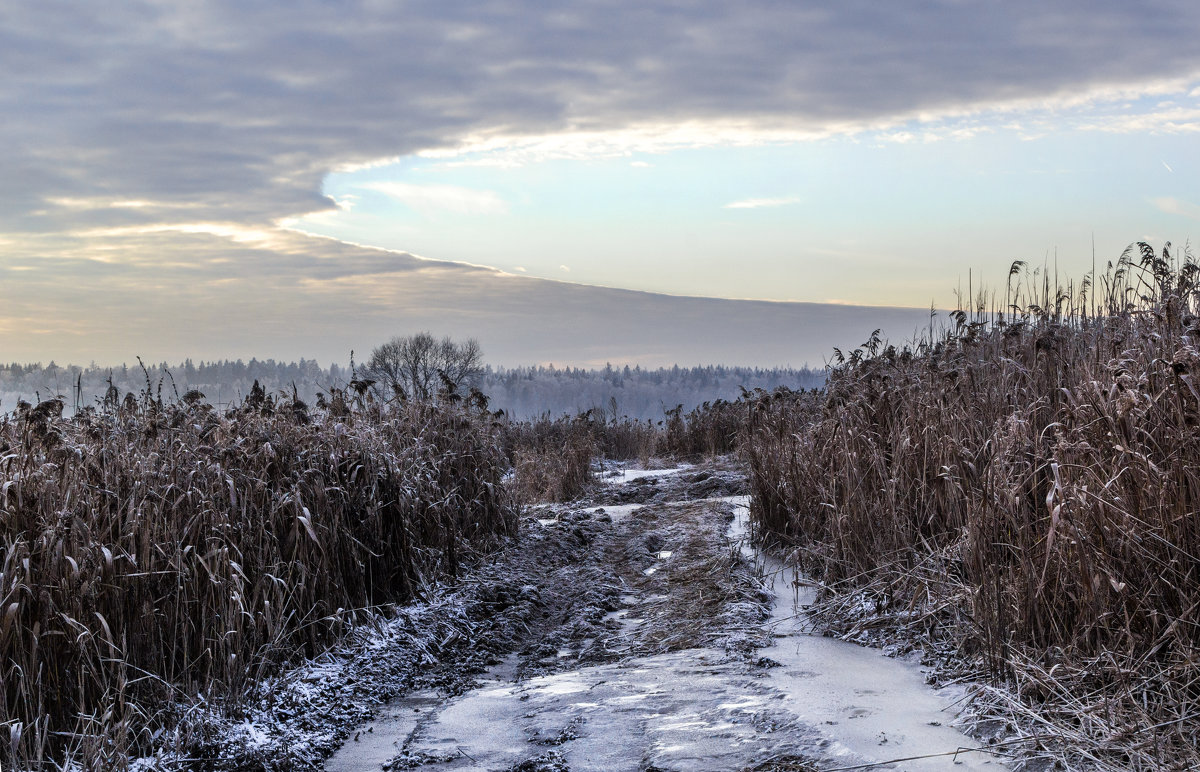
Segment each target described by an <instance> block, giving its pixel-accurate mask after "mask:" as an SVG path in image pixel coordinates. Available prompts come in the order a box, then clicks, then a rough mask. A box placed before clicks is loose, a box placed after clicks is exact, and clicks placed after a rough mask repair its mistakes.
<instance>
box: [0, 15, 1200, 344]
mask: <svg viewBox="0 0 1200 772" xmlns="http://www.w3.org/2000/svg"><path fill="white" fill-rule="evenodd" d="M1197 33H1200V7H1198V6H1196V5H1195V4H1194V3H1188V2H1142V3H1138V4H1131V3H1127V2H1086V3H1085V2H1056V3H1046V2H1024V1H1023V0H1015V1H1010V2H982V1H975V0H940V1H937V2H932V1H931V2H895V3H887V4H882V3H877V2H854V1H853V0H851V1H848V2H839V3H834V4H831V3H815V2H775V1H771V2H768V1H767V0H747V1H746V2H740V3H736V4H733V3H726V2H708V1H706V0H697V1H695V2H686V3H684V2H621V1H619V0H579V1H578V2H573V3H570V4H561V5H549V4H546V3H541V2H480V3H472V4H458V3H446V2H419V1H410V2H382V1H380V0H361V1H360V2H333V1H332V0H305V1H301V2H295V3H287V4H284V3H270V2H246V0H240V1H239V2H209V1H208V0H196V1H194V2H187V3H183V2H166V1H165V0H146V1H144V2H129V3H122V4H120V5H119V6H118V7H115V8H114V7H107V6H105V7H101V6H100V5H98V4H84V3H65V2H54V0H48V1H47V2H39V3H36V4H34V3H21V2H6V1H5V0H0V74H2V75H3V77H2V78H0V114H2V115H3V116H4V120H3V121H0V361H6V362H7V361H42V362H46V361H49V360H51V359H54V360H57V361H58V362H59V363H62V362H67V361H71V362H78V363H87V362H92V361H95V362H99V363H102V364H103V363H116V362H122V361H132V360H133V358H134V357H135V356H138V355H140V356H142V357H143V358H146V359H149V360H153V361H160V360H168V361H178V360H182V359H183V358H185V357H190V358H193V359H214V358H226V357H230V358H235V357H244V358H248V357H250V356H257V357H260V358H266V357H273V358H277V359H296V358H299V357H307V358H318V359H319V360H322V361H331V360H336V361H340V362H344V361H345V360H346V359H347V358H348V355H349V351H350V350H352V349H353V350H356V351H357V352H358V353H359V356H360V358H361V356H362V354H363V353H364V352H367V351H369V349H370V348H371V347H372V346H374V345H377V344H378V343H381V342H382V341H384V340H386V339H387V338H388V337H391V336H392V335H397V334H406V333H410V332H416V331H419V330H426V329H427V330H430V331H433V332H435V333H437V334H450V335H454V336H458V337H465V336H474V337H477V338H479V340H480V342H481V344H482V345H483V348H484V352H485V355H487V358H488V360H489V361H492V362H493V363H497V364H506V365H517V364H526V363H537V362H540V363H548V362H554V363H556V364H560V365H562V364H571V365H583V366H588V365H602V364H603V363H604V362H609V361H610V362H614V363H631V364H632V363H640V364H643V365H647V366H656V365H662V364H667V365H669V364H673V363H680V364H698V363H710V362H713V363H716V362H721V363H727V364H741V365H764V366H772V365H786V364H791V365H802V364H806V363H807V364H817V365H819V364H821V363H822V362H823V361H825V360H826V359H827V358H828V357H829V356H830V354H831V351H832V347H833V346H839V347H842V348H847V347H853V346H854V345H856V344H858V343H861V342H862V341H864V340H865V339H866V338H867V336H869V335H870V332H871V330H873V329H875V328H877V327H880V328H883V329H884V332H885V334H886V335H887V336H888V337H889V338H891V339H893V340H895V341H897V342H900V341H904V340H907V339H909V338H911V337H912V336H913V335H915V334H919V331H920V330H921V329H923V328H924V327H927V326H928V324H929V316H930V313H929V309H930V306H931V305H934V306H936V307H938V308H939V309H946V308H953V307H954V305H955V300H956V294H955V293H956V291H957V290H960V288H965V286H966V285H967V284H968V283H969V284H970V285H971V286H977V285H978V283H979V282H980V281H984V282H990V284H991V285H992V286H995V285H1002V284H1003V282H1004V279H1005V276H1006V274H1007V269H1008V266H1009V264H1010V263H1011V262H1012V261H1013V260H1016V259H1021V260H1025V261H1028V262H1029V263H1030V264H1031V265H1034V266H1037V265H1044V266H1047V267H1051V266H1053V267H1055V268H1057V269H1058V270H1059V272H1060V273H1062V274H1063V275H1070V276H1074V277H1077V278H1079V277H1082V275H1083V274H1084V273H1085V272H1087V271H1089V270H1091V268H1092V265H1093V261H1095V262H1096V263H1098V264H1099V265H1101V266H1103V264H1104V263H1105V262H1106V261H1108V260H1112V259H1115V258H1116V257H1117V256H1118V255H1119V254H1120V253H1121V251H1122V250H1123V249H1124V248H1125V247H1126V246H1127V245H1128V244H1130V243H1131V242H1135V241H1140V240H1145V241H1149V242H1151V243H1152V244H1155V245H1156V246H1161V245H1162V244H1163V243H1164V242H1166V241H1168V240H1169V241H1172V242H1174V243H1175V244H1177V245H1183V244H1186V243H1187V242H1188V240H1189V239H1190V238H1191V236H1192V235H1193V229H1194V228H1195V225H1196V223H1197V221H1198V220H1200V189H1197V185H1196V183H1195V180H1196V173H1197V169H1198V166H1200V150H1198V147H1200V146H1198V145H1197V142H1196V139H1197V131H1198V130H1200V47H1197V46H1196V45H1195V40H1196V39H1197Z"/></svg>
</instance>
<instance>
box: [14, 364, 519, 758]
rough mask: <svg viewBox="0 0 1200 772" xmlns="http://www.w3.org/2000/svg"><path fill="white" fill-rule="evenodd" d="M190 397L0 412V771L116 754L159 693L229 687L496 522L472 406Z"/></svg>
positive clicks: (321, 637) (493, 457)
mask: <svg viewBox="0 0 1200 772" xmlns="http://www.w3.org/2000/svg"><path fill="white" fill-rule="evenodd" d="M201 397H202V395H199V394H188V395H185V396H184V398H183V399H182V400H180V401H179V403H178V404H173V405H166V404H164V403H163V401H162V400H161V399H156V398H154V397H152V395H151V394H150V390H149V388H148V389H147V391H146V392H145V393H143V395H142V397H141V399H137V398H135V397H133V396H132V395H130V396H128V397H127V398H126V399H124V400H120V401H119V400H118V399H117V398H116V397H115V396H114V397H113V398H112V399H111V400H108V401H107V402H106V404H105V406H103V408H102V409H101V410H100V411H99V412H97V411H91V410H89V411H85V412H84V413H82V414H80V415H77V416H75V417H74V418H72V419H69V420H67V419H62V418H60V417H59V416H60V414H61V409H62V405H61V403H60V402H58V401H51V402H46V403H43V404H41V405H38V406H36V407H32V406H28V405H23V406H21V408H20V409H19V410H18V412H17V413H16V414H15V415H11V416H4V417H0V727H2V728H3V734H4V742H3V743H0V760H2V761H3V766H5V767H6V768H8V767H12V766H13V765H16V766H17V767H19V768H26V767H34V766H41V765H45V764H48V763H49V762H50V761H51V760H53V761H54V762H55V763H58V764H65V763H76V764H79V765H81V766H84V767H85V768H91V769H111V768H119V767H121V766H123V764H124V763H125V760H126V758H127V756H128V755H130V754H134V755H136V753H137V752H139V751H144V750H147V749H148V748H149V746H150V745H152V744H153V741H154V737H155V736H156V734H155V733H156V732H157V731H158V730H160V729H163V728H164V727H169V726H171V725H172V724H173V722H175V721H176V720H177V719H178V718H179V716H178V715H176V714H175V713H174V712H173V710H174V708H173V706H178V705H180V704H186V703H187V702H188V701H190V700H192V699H193V698H195V697H196V696H197V695H201V697H202V699H205V700H211V699H215V700H220V699H223V698H225V697H228V696H230V695H235V694H236V692H237V691H238V689H239V688H240V687H242V686H243V685H244V684H245V683H246V682H247V681H248V679H252V678H255V677H259V676H261V674H262V673H263V672H264V671H265V670H266V669H269V668H270V667H272V666H273V665H275V664H277V663H279V662H281V661H283V660H287V659H293V658H295V657H297V656H303V655H311V654H312V653H314V652H315V651H316V650H317V649H318V647H320V646H322V645H323V644H324V643H326V642H327V641H329V640H330V639H331V637H332V636H334V635H335V634H336V633H338V632H339V631H340V630H342V629H343V626H344V624H345V623H346V622H348V621H350V620H351V619H352V617H353V610H356V609H362V608H365V607H369V606H372V605H375V604H380V603H387V602H394V601H402V600H406V599H409V598H411V597H412V595H413V593H414V592H415V591H416V588H418V587H419V586H420V585H421V584H422V583H423V582H424V581H425V580H427V579H429V578H432V577H434V576H437V575H440V574H444V573H453V572H454V571H455V570H456V568H457V566H458V564H459V563H460V562H461V561H462V560H463V558H464V555H465V551H469V550H472V549H476V548H482V547H486V546H488V545H489V543H491V542H492V541H493V540H494V539H495V538H496V537H498V536H501V535H503V534H507V533H512V532H513V531H514V530H515V527H516V521H515V512H514V509H513V507H512V506H511V505H510V503H509V500H508V497H507V494H506V492H505V489H504V488H503V486H502V485H501V479H500V478H501V475H502V474H503V471H504V467H505V464H504V459H503V456H502V453H501V449H500V446H499V443H498V440H497V437H496V436H495V434H494V430H493V429H492V427H491V422H490V416H488V415H487V414H486V413H481V412H479V411H477V410H474V409H471V408H467V407H464V406H460V405H455V404H446V405H441V406H437V407H433V406H429V405H420V404H412V405H408V406H406V407H404V408H403V409H393V410H386V411H384V410H381V409H380V408H379V407H378V406H375V405H370V404H361V406H360V408H359V409H357V410H351V409H350V407H349V404H350V403H352V402H353V400H352V399H350V398H348V397H347V395H345V394H343V393H341V392H340V391H339V392H336V393H334V394H333V399H332V402H331V403H329V404H328V406H327V409H326V410H323V411H321V412H319V413H315V414H311V413H310V412H309V410H308V409H307V407H306V406H305V405H303V403H301V402H299V401H298V400H296V399H281V400H278V401H276V400H274V399H272V398H271V397H269V396H267V395H265V394H264V393H263V392H262V390H261V389H258V388H257V384H256V388H255V390H254V391H252V393H251V397H250V399H249V400H248V401H247V402H246V404H245V405H244V406H242V407H241V408H239V409H237V410H233V411H230V412H228V413H220V412H218V411H216V410H214V409H213V408H211V407H210V406H208V405H206V404H204V402H203V401H202V399H201ZM359 401H360V403H362V400H361V399H360V400H359Z"/></svg>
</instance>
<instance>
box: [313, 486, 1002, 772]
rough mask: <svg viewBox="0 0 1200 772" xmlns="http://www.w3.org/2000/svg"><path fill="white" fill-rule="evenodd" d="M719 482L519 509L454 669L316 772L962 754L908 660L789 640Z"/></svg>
mask: <svg viewBox="0 0 1200 772" xmlns="http://www.w3.org/2000/svg"><path fill="white" fill-rule="evenodd" d="M739 487H740V480H739V479H738V478H737V476H736V475H735V474H730V473H728V472H726V473H721V472H717V473H713V472H712V471H709V470H696V469H690V470H685V471H684V472H681V473H679V474H678V475H675V476H663V475H650V476H643V475H636V474H634V475H622V476H621V478H620V479H618V480H616V481H615V482H614V484H612V485H610V486H608V487H607V488H606V489H605V490H603V491H601V492H600V493H599V494H598V495H597V497H596V500H595V501H593V502H589V503H590V504H592V506H583V505H580V506H576V507H554V508H545V509H541V510H538V511H535V512H533V513H532V514H531V516H530V517H529V519H528V521H527V522H526V524H525V525H526V530H525V534H524V537H523V540H522V542H521V544H520V546H519V547H517V548H514V550H512V551H510V552H509V553H507V554H506V555H504V556H502V557H501V559H500V560H499V561H497V563H496V564H495V565H493V566H490V567H489V568H488V569H487V570H485V571H484V572H483V573H482V575H481V577H480V578H478V579H476V580H475V581H476V585H475V587H476V596H475V597H476V602H477V605H480V606H482V607H486V611H487V613H486V615H485V617H484V618H483V619H481V621H480V624H479V625H478V626H477V629H476V632H475V639H474V643H473V644H472V647H471V650H470V652H468V653H469V654H470V655H471V656H467V657H465V659H464V658H463V657H459V658H457V659H456V660H455V661H456V662H457V664H454V665H447V668H448V669H447V672H448V675H446V676H445V677H442V678H434V679H432V681H429V680H428V679H427V682H428V683H429V686H428V687H427V688H416V689H413V690H410V691H408V692H407V693H406V694H405V695H404V696H402V697H400V698H397V699H393V700H391V701H389V702H388V703H387V704H386V705H384V706H382V707H381V708H380V709H379V710H378V711H376V716H375V718H374V719H373V721H372V722H371V723H369V724H367V725H365V726H361V727H360V728H359V729H357V730H356V731H355V732H354V734H353V735H352V737H351V739H350V740H349V741H347V742H346V743H345V744H344V745H343V746H342V747H341V749H339V750H338V751H337V752H336V753H335V754H334V755H333V756H332V757H330V758H329V759H328V761H327V762H326V764H325V769H326V770H327V772H358V771H360V770H361V771H362V772H366V771H367V770H372V771H373V770H380V769H430V770H457V769H476V770H514V771H517V772H550V771H554V772H558V771H560V770H609V771H617V770H630V772H635V771H636V772H652V771H654V770H658V771H659V772H665V771H666V770H762V771H764V772H765V771H766V770H808V769H834V768H846V767H851V766H854V765H859V764H865V763H869V762H881V761H885V760H888V759H900V758H905V757H912V756H929V755H930V754H939V753H947V752H951V753H952V752H953V751H954V750H955V749H957V748H960V747H962V748H965V747H968V746H970V745H971V742H970V740H969V739H968V738H966V737H965V736H963V735H961V734H959V733H958V732H956V731H955V730H953V729H951V728H950V727H949V724H950V722H951V721H952V720H953V715H952V714H951V713H948V712H947V710H946V708H947V705H948V703H950V702H952V701H953V700H954V699H955V697H956V696H957V695H955V694H953V693H947V694H938V693H935V692H933V691H932V690H930V689H929V688H928V687H926V686H925V684H924V677H923V675H922V672H921V671H920V669H919V667H918V666H917V665H916V664H915V663H912V662H902V661H898V660H894V659H888V658H887V657H884V656H883V655H882V654H880V653H879V652H877V651H873V650H869V649H864V648H861V647H858V646H854V645H853V644H847V643H842V642H839V641H835V640H833V639H829V638H822V637H819V636H813V635H810V634H808V633H807V632H806V631H805V630H804V629H803V628H804V619H803V615H802V614H801V613H800V612H799V611H798V609H797V607H796V606H795V604H794V601H795V600H799V601H800V602H803V601H804V598H803V597H802V596H801V597H798V598H797V596H796V594H795V584H794V582H793V581H792V578H791V575H790V574H789V573H788V572H786V571H783V570H782V566H781V565H780V564H779V563H778V562H777V561H773V560H770V559H767V560H765V561H763V560H762V559H760V558H759V557H757V556H756V555H755V554H754V553H753V551H752V550H750V549H749V547H748V546H747V545H746V544H745V539H744V535H745V503H746V501H745V499H744V498H739V497H736V496H730V495H729V494H734V493H737V492H738V490H737V489H738V488H739ZM464 662H465V663H466V664H464ZM472 665H473V666H472ZM480 670H482V672H479V671H480ZM471 673H474V675H471ZM872 768H881V767H878V766H876V767H872ZM891 768H898V769H911V770H936V769H951V768H953V769H960V770H974V769H999V768H1000V765H999V763H998V762H995V761H992V760H991V759H990V758H989V757H987V756H986V755H984V754H981V753H967V754H961V755H959V756H958V757H957V758H955V757H953V756H947V755H943V756H934V757H930V758H925V759H919V760H911V761H904V762H901V763H899V764H897V765H895V766H894V767H891Z"/></svg>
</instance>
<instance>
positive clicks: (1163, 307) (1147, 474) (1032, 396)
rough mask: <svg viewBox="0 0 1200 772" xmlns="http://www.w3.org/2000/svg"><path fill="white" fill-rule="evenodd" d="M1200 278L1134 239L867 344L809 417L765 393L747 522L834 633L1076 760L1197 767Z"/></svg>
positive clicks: (1021, 273) (1036, 747)
mask: <svg viewBox="0 0 1200 772" xmlns="http://www.w3.org/2000/svg"><path fill="white" fill-rule="evenodd" d="M1022 277H1024V281H1021V279H1022ZM1198 277H1200V267H1197V265H1196V263H1195V262H1194V261H1193V260H1192V259H1191V256H1190V255H1189V254H1186V253H1184V254H1182V255H1176V254H1172V253H1171V252H1170V251H1169V249H1164V250H1163V252H1162V253H1161V254H1156V253H1155V251H1154V250H1152V249H1151V248H1150V247H1148V246H1146V245H1144V244H1143V245H1139V246H1138V247H1136V248H1131V250H1129V251H1127V252H1126V254H1125V255H1123V256H1122V258H1121V259H1120V260H1119V261H1118V262H1117V263H1116V264H1115V265H1110V266H1109V268H1108V270H1107V271H1106V272H1105V274H1104V275H1102V276H1099V277H1097V278H1096V280H1095V281H1094V282H1093V280H1092V277H1088V279H1086V280H1085V281H1084V282H1083V283H1082V284H1081V285H1079V286H1078V287H1075V286H1067V287H1056V286H1054V285H1052V284H1051V282H1050V280H1049V278H1048V277H1047V276H1046V275H1045V274H1034V275H1032V276H1030V275H1029V274H1028V273H1027V272H1026V271H1025V269H1024V266H1023V265H1022V264H1020V263H1016V264H1014V266H1013V269H1012V272H1011V273H1010V285H1009V286H1008V287H1007V288H1006V292H1005V298H1004V303H1003V305H999V303H998V302H997V303H995V306H996V307H993V298H995V300H997V301H998V297H995V296H989V297H987V298H985V297H984V296H982V295H981V296H980V297H979V298H976V299H975V302H974V303H973V304H972V307H971V308H969V309H964V310H962V311H959V312H957V313H956V314H954V315H953V316H952V320H953V327H952V328H951V329H949V330H946V331H944V332H941V333H933V332H931V333H930V334H929V335H928V337H927V338H926V339H925V340H922V341H920V342H918V343H916V344H913V345H910V346H907V347H904V348H901V349H896V348H894V347H892V346H885V345H884V344H883V342H882V341H880V340H879V339H878V337H877V336H873V338H872V340H871V341H870V342H868V344H866V345H865V346H864V347H863V348H862V349H860V350H857V351H855V352H852V353H851V355H850V356H849V357H843V358H842V359H841V360H840V361H839V362H838V363H837V364H836V366H835V367H834V368H833V370H832V373H831V375H830V378H829V383H828V387H827V390H826V392H825V394H824V397H823V399H821V400H820V402H819V404H816V405H811V404H807V403H805V402H804V401H803V400H794V399H788V398H777V399H763V400H760V402H759V404H758V405H757V406H756V408H755V410H754V412H753V418H752V421H753V424H752V430H751V437H750V440H749V443H748V445H747V453H748V455H749V460H750V464H751V469H752V479H751V485H752V489H753V503H752V508H751V512H752V517H754V518H755V519H756V520H757V521H758V523H759V524H760V525H761V526H762V527H763V529H764V530H765V531H767V532H768V533H769V534H772V535H773V536H774V537H775V538H777V539H783V540H786V541H788V542H790V543H792V544H794V545H796V546H798V547H799V548H800V554H801V555H803V559H804V561H805V563H806V567H807V568H808V570H810V571H811V572H812V573H813V574H814V575H815V577H817V578H819V579H820V580H821V581H822V582H823V583H824V585H825V587H826V593H825V597H824V602H823V603H822V604H821V605H819V606H818V608H817V613H818V614H819V615H822V616H821V618H822V620H823V621H824V622H826V623H827V624H829V625H830V626H831V627H833V628H834V629H835V630H837V631H838V632H841V633H843V634H846V635H849V636H851V637H855V636H860V635H865V634H867V633H868V632H869V631H870V630H871V629H872V628H879V627H886V628H889V629H890V630H891V631H892V632H893V633H897V634H901V635H907V636H909V637H910V638H922V639H924V640H925V641H926V642H927V643H928V642H932V643H933V644H934V645H935V646H936V647H940V648H941V649H942V650H943V651H950V652H953V655H954V656H953V661H954V662H956V663H957V667H958V674H959V675H969V674H972V673H973V674H976V675H979V676H983V677H984V680H985V685H984V686H982V687H980V695H979V700H978V703H977V704H978V705H979V706H981V707H982V708H984V709H985V710H987V711H990V713H991V714H992V715H993V716H1000V717H1002V718H1003V719H1006V720H1008V722H1009V724H1010V727H1017V728H1018V730H1019V731H1024V732H1026V733H1027V734H1028V735H1029V736H1030V737H1031V739H1030V741H1029V743H1028V744H1027V750H1029V751H1030V752H1031V753H1034V754H1035V755H1041V756H1042V757H1043V758H1054V759H1057V760H1058V761H1059V762H1060V763H1064V764H1066V765H1067V767H1068V768H1073V769H1074V768H1097V769H1113V770H1115V769H1132V770H1159V769H1197V768H1200V751H1198V750H1197V748H1200V382H1197V380H1196V379H1197V378H1200V285H1198ZM1012 280H1016V284H1017V286H1013V281H1012ZM864 598H867V599H872V600H873V601H874V605H873V607H872V608H871V609H870V610H869V611H868V612H864V611H863V609H864V604H863V603H862V600H863V599H864ZM851 601H853V602H851ZM1022 727H1023V728H1024V729H1021V728H1022Z"/></svg>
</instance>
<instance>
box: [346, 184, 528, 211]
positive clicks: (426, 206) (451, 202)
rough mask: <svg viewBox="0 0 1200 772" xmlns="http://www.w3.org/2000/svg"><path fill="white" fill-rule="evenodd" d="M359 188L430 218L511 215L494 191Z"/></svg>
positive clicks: (403, 186) (409, 186) (407, 186)
mask: <svg viewBox="0 0 1200 772" xmlns="http://www.w3.org/2000/svg"><path fill="white" fill-rule="evenodd" d="M358 187H360V188H362V189H364V190H373V191H375V192H377V193H382V194H384V195H385V196H388V197H389V198H392V199H395V200H396V201H399V202H400V203H402V204H404V205H405V206H407V207H410V208H412V209H415V210H417V211H418V212H421V213H423V214H427V215H428V214H433V213H436V212H439V211H446V212H454V213H456V214H504V213H505V212H507V211H508V203H507V202H506V201H505V200H504V199H502V198H501V197H500V196H499V195H498V194H496V193H495V192H493V191H490V190H474V189H472V188H464V187H459V186H457V185H415V184H413V183H408V182H369V183H363V184H361V185H359V186H358Z"/></svg>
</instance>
